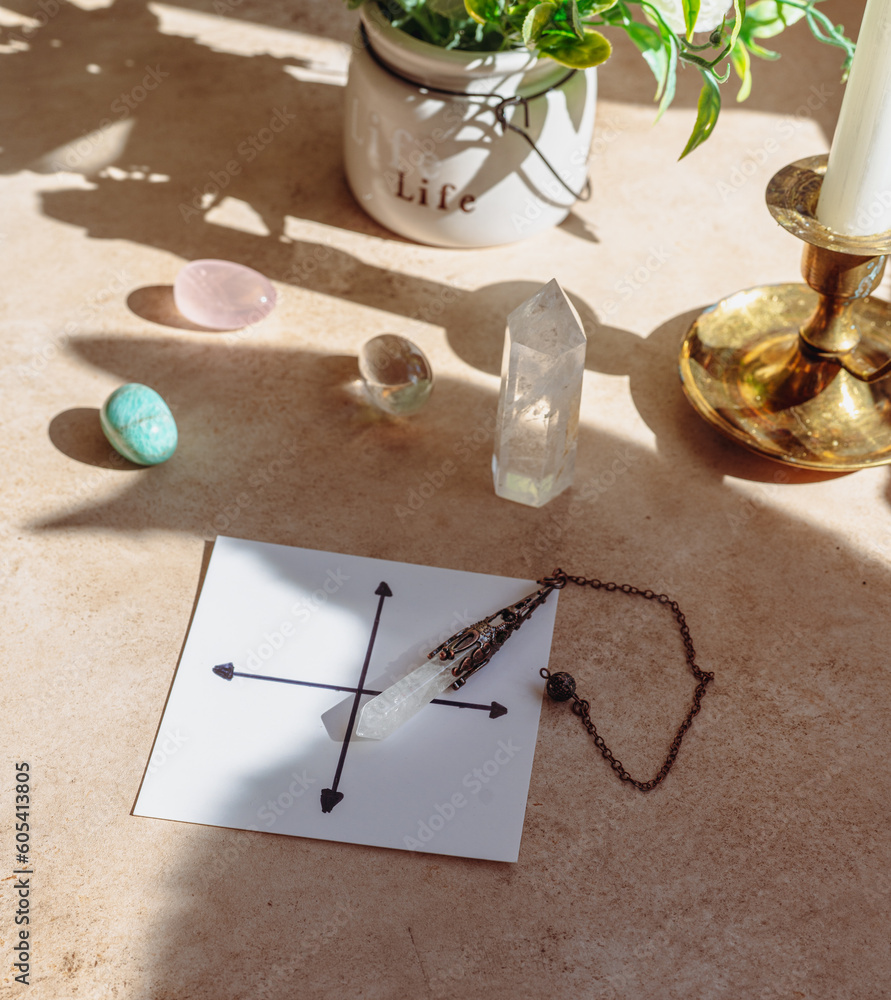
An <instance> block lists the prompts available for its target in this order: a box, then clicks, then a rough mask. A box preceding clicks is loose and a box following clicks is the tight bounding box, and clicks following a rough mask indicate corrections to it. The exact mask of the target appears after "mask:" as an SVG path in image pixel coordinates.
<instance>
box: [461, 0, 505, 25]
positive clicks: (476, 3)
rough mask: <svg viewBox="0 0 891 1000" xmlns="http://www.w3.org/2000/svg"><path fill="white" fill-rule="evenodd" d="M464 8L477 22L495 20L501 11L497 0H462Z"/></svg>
mask: <svg viewBox="0 0 891 1000" xmlns="http://www.w3.org/2000/svg"><path fill="white" fill-rule="evenodd" d="M464 9H465V10H466V11H467V13H468V14H469V15H470V16H471V17H472V18H473V19H474V21H477V22H478V23H479V24H488V23H489V22H490V21H496V20H497V19H498V15H499V14H500V13H501V11H500V9H499V6H498V2H497V0H464Z"/></svg>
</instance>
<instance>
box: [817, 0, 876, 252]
mask: <svg viewBox="0 0 891 1000" xmlns="http://www.w3.org/2000/svg"><path fill="white" fill-rule="evenodd" d="M817 218H818V219H819V220H820V222H822V223H823V225H824V226H828V227H829V228H830V229H834V230H835V231H836V232H837V233H843V234H845V235H847V236H873V235H875V234H876V233H884V232H886V231H887V230H889V229H891V0H867V3H866V10H865V11H864V13H863V23H862V24H861V26H860V35H859V37H858V39H857V51H856V52H855V53H854V64H853V65H852V67H851V75H850V77H849V79H848V83H847V88H846V91H845V97H844V101H843V102H842V109H841V114H840V115H839V118H838V126H837V127H836V130H835V137H834V138H833V140H832V149H831V150H830V153H829V166H828V167H827V169H826V177H825V178H824V180H823V189H822V191H821V193H820V201H819V204H818V205H817Z"/></svg>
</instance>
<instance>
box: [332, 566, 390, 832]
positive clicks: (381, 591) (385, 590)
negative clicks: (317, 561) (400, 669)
mask: <svg viewBox="0 0 891 1000" xmlns="http://www.w3.org/2000/svg"><path fill="white" fill-rule="evenodd" d="M375 594H377V596H378V597H379V598H380V600H379V601H378V602H377V611H376V612H375V615H374V624H373V625H372V626H371V636H370V637H369V639H368V649H367V650H366V651H365V662H364V663H363V664H362V670H361V671H360V673H359V683H358V684H357V685H356V693H355V694H354V695H353V707H352V709H351V710H350V721H349V722H348V723H347V728H346V735H345V736H344V738H343V744H342V746H341V748H340V759H339V760H338V761H337V770H336V771H335V772H334V781H332V782H331V787H330V788H323V789H322V796H321V797H322V812H323V813H329V812H331V810H332V809H333V808H334V807H335V806H336V805H337V803H338V802H340V801H341V800H342V799H343V792H338V790H337V786H338V785H339V784H340V775H341V774H342V773H343V765H344V762H345V761H346V755H347V750H349V748H350V740H351V739H352V738H353V726H354V725H355V724H356V715H357V713H358V711H359V699H360V698H361V697H362V688H363V687H365V677H366V675H367V674H368V664H369V663H371V651H372V650H373V649H374V640H375V637H376V636H377V627H378V625H380V623H381V611H383V608H384V601H385V600H386V599H387V598H388V597H392V596H393V591H392V590H390V588H389V587H388V586H387V585H386V583H385V582H384V581H383V580H381V582H380V585H379V586H378V588H377V590H376V591H375Z"/></svg>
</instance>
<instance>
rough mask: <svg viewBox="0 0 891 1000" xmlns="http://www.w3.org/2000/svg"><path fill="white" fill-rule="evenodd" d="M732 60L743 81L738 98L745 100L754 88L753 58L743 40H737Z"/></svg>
mask: <svg viewBox="0 0 891 1000" xmlns="http://www.w3.org/2000/svg"><path fill="white" fill-rule="evenodd" d="M730 62H731V64H732V65H733V68H734V69H735V70H736V75H737V76H738V77H739V78H740V81H741V83H740V87H739V91H738V92H737V94H736V99H737V101H744V100H745V99H746V98H747V97H748V96H749V94H750V93H751V90H752V60H751V59H750V58H749V50H748V49H747V48H746V47H745V45H743V44H742V42H737V43H736V45H734V46H733V49H732V50H731V52H730Z"/></svg>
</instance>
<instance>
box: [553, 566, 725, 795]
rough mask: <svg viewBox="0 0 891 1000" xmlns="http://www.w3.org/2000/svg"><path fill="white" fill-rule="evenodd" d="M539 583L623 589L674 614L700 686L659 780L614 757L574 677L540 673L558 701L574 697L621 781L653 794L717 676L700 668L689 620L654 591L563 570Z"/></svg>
mask: <svg viewBox="0 0 891 1000" xmlns="http://www.w3.org/2000/svg"><path fill="white" fill-rule="evenodd" d="M539 583H546V584H550V585H552V586H554V587H555V588H556V589H558V590H559V589H562V588H563V587H565V586H566V584H567V583H574V584H577V585H578V586H580V587H591V588H592V589H593V590H600V589H603V590H606V591H609V592H613V591H616V590H619V591H621V592H622V593H623V594H631V595H633V596H637V597H643V598H644V599H645V600H647V601H652V600H655V601H657V602H658V603H659V604H665V605H667V606H668V607H669V609H670V610H671V612H672V614H673V615H674V617H675V621H676V622H677V624H678V629H679V630H680V633H681V640H682V641H683V644H684V655H685V658H686V660H687V664H688V666H689V667H690V670H691V672H692V673H693V676H694V677H695V678H696V680H697V681H698V683H697V685H696V690H695V691H694V692H693V703H692V704H691V706H690V710H689V711H688V712H687V716H686V718H685V719H684V721H683V722H682V723H681V725H680V726H679V727H678V730H677V732H676V734H675V737H674V739H673V740H672V742H671V746H670V747H669V749H668V756H667V757H666V758H665V762H664V763H663V765H662V767H661V768H660V769H659V772H658V774H657V775H656V777H655V778H652V779H651V780H650V781H638V780H637V779H636V778H632V777H631V775H630V774H629V773H628V772H627V771H626V770H625V768H624V766H623V765H622V762H621V761H620V760H619V759H618V758H617V757H615V756H614V754H613V752H612V751H611V750H610V749H609V747H608V746H607V745H606V743H604V741H603V737H602V736H601V735H600V734H599V733H598V732H597V727H596V726H595V725H594V722H593V721H592V719H591V715H590V705H589V704H588V702H587V701H585V700H584V699H583V698H579V696H578V695H577V694H576V691H575V679H574V678H573V676H572V675H571V674H568V673H565V672H564V671H560V672H559V673H555V674H552V673H551V672H550V671H549V670H548V669H547V667H543V668H542V669H541V670H540V671H539V673H540V674H541V676H542V677H544V678H546V680H547V684H546V690H547V693H548V696H549V697H550V698H552V699H553V700H554V701H569V699H570V698H571V699H572V701H573V705H572V711H573V712H574V713H575V714H576V715H577V716H579V718H580V719H581V720H582V725H583V726H584V727H585V729H587V730H588V732H589V733H590V735H591V737H592V738H593V740H594V745H595V746H596V747H597V749H598V750H599V751H600V753H601V755H602V756H603V758H604V760H606V761H607V763H608V764H609V765H610V767H611V768H612V769H613V770H614V771H615V772H616V774H617V775H618V777H619V779H620V780H621V781H627V782H628V783H629V784H632V785H634V787H635V788H639V789H640V790H641V791H642V792H648V791H650V789H652V788H655V787H656V785H658V784H659V783H660V782H662V781H664V780H665V777H666V775H667V774H668V772H669V771H670V770H671V768H672V765H673V764H674V762H675V758H676V757H677V755H678V751H679V750H680V748H681V741H682V740H683V738H684V734H685V733H686V732H687V730H688V729H689V728H690V726H691V724H692V722H693V719H694V717H695V716H696V715H698V714H699V709H700V707H701V705H702V698H703V696H704V694H705V689H706V687H707V686H708V684H709V682H710V681H712V680H713V679H714V676H715V675H714V674H713V673H711V671H708V670H701V669H700V668H699V667H698V666H697V664H696V650H695V649H694V648H693V640H692V639H691V637H690V629H689V627H688V626H687V620H686V618H685V617H684V615H683V613H682V612H681V609H680V608H679V607H678V605H677V602H676V601H673V600H671V598H670V597H668V596H667V595H666V594H657V593H655V592H654V591H652V590H639V589H638V588H637V587H632V586H630V585H629V584H627V583H624V584H617V583H603V582H601V581H600V580H597V579H586V578H585V577H583V576H568V575H567V574H566V573H564V572H563V570H562V569H556V570H554V572H553V573H552V574H551V576H550V577H547V578H546V579H545V580H540V581H539Z"/></svg>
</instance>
